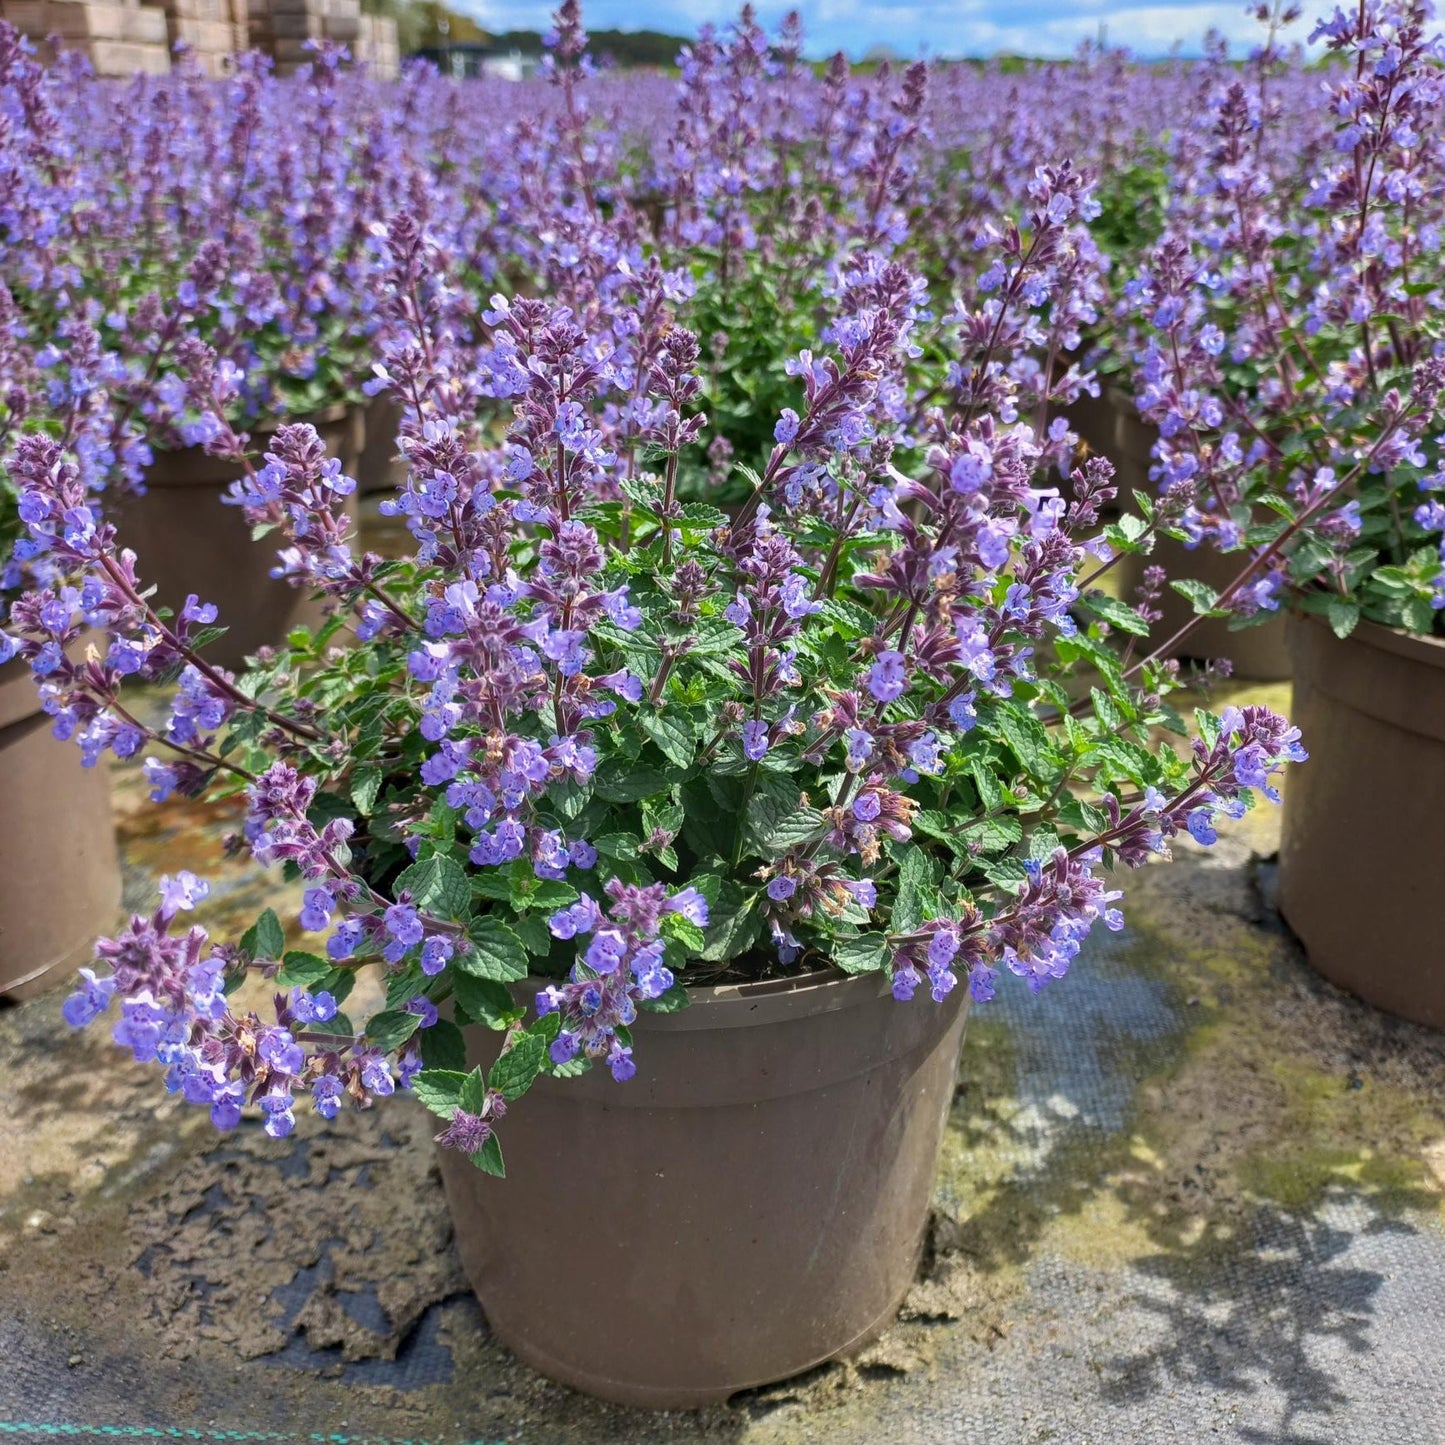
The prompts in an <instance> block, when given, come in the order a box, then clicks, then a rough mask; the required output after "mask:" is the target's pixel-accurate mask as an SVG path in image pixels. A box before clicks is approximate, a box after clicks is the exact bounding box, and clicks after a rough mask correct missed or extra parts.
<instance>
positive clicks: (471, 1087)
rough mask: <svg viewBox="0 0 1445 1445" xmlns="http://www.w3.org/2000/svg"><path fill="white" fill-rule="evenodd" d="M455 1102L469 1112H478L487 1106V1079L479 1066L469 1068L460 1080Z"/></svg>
mask: <svg viewBox="0 0 1445 1445" xmlns="http://www.w3.org/2000/svg"><path fill="white" fill-rule="evenodd" d="M457 1104H458V1105H459V1107H461V1108H463V1109H465V1110H466V1111H467V1113H469V1114H480V1113H481V1112H482V1110H483V1109H485V1108H486V1107H487V1081H486V1078H485V1077H484V1076H483V1074H482V1071H481V1069H480V1067H478V1068H475V1069H473V1070H471V1072H470V1073H468V1074H467V1076H466V1077H465V1078H464V1079H463V1080H462V1091H461V1094H460V1095H459V1096H458V1098H457Z"/></svg>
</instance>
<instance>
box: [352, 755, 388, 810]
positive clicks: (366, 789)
mask: <svg viewBox="0 0 1445 1445" xmlns="http://www.w3.org/2000/svg"><path fill="white" fill-rule="evenodd" d="M380 791H381V769H380V768H377V767H370V768H357V770H356V772H355V774H354V775H353V776H352V779H351V801H352V802H353V803H354V804H355V805H356V811H357V812H358V813H360V814H361V815H362V816H363V817H370V815H371V810H372V809H373V808H374V807H376V796H377V794H378V793H379V792H380Z"/></svg>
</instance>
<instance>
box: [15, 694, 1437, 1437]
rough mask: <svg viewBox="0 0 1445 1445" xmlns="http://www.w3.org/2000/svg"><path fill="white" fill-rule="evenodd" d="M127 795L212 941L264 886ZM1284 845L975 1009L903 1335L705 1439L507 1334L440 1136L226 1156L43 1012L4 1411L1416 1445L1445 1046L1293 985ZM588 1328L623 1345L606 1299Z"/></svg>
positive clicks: (1247, 854) (26, 1066)
mask: <svg viewBox="0 0 1445 1445" xmlns="http://www.w3.org/2000/svg"><path fill="white" fill-rule="evenodd" d="M1255 696H1259V692H1258V690H1257V689H1251V690H1246V689H1243V688H1241V689H1236V690H1234V691H1233V692H1232V693H1231V694H1230V695H1228V696H1226V697H1223V698H1216V700H1215V701H1216V703H1218V702H1222V701H1243V700H1245V699H1247V698H1250V697H1255ZM1263 700H1267V701H1269V702H1270V703H1271V705H1273V706H1276V707H1281V708H1285V707H1286V706H1287V699H1286V698H1285V697H1283V696H1282V695H1280V693H1279V692H1275V693H1274V694H1270V693H1268V692H1266V694H1265V696H1264V699H1263ZM121 776H122V778H123V779H125V780H126V781H125V786H124V787H123V789H122V792H121V795H120V798H119V800H118V807H119V813H120V818H121V836H122V845H123V848H124V853H125V860H126V871H127V895H128V901H129V902H130V903H131V904H132V905H133V906H142V907H149V906H150V903H151V899H152V898H153V896H154V895H153V892H152V889H153V885H154V880H155V878H156V876H157V875H158V874H160V873H161V872H165V871H174V869H175V868H176V867H177V866H180V865H182V864H184V865H185V866H189V867H192V868H194V869H195V870H196V871H197V872H200V873H203V874H205V875H206V876H209V877H211V878H212V879H213V880H214V882H215V891H214V893H213V895H212V897H211V898H210V899H208V900H207V902H206V904H205V905H204V907H203V910H202V914H201V921H202V922H204V923H206V924H207V925H209V926H215V927H218V928H222V929H225V928H235V927H240V926H244V924H245V923H246V922H249V921H250V919H251V918H252V917H254V915H255V912H256V910H257V909H258V908H259V907H260V906H262V904H263V902H264V901H265V900H266V898H267V897H268V896H269V897H273V898H274V897H277V896H280V894H281V891H280V890H278V889H276V887H275V885H274V884H268V882H267V881H266V880H264V879H263V878H261V877H260V876H259V875H257V874H256V873H255V872H254V871H253V870H251V869H249V868H247V867H246V866H244V865H243V864H241V863H239V862H236V861H233V860H227V859H226V858H225V857H224V856H223V852H222V849H221V843H220V838H221V835H222V833H224V832H225V831H227V830H229V829H234V827H235V820H234V819H227V818H222V819H216V818H214V817H211V818H209V819H208V820H207V821H206V822H205V823H204V824H202V823H201V822H200V821H199V820H200V819H201V818H203V817H205V815H204V814H198V813H197V812H196V810H195V809H194V808H193V807H192V805H189V804H184V803H178V804H176V805H174V806H173V805H167V807H166V808H164V809H162V810H160V811H159V812H158V813H157V812H155V811H153V810H151V809H149V807H148V806H144V807H143V806H142V798H143V793H142V790H141V789H139V788H138V787H136V786H134V777H133V775H132V774H130V773H129V772H126V773H123V774H122V775H121ZM1277 823H1278V813H1277V812H1276V811H1275V810H1273V809H1264V808H1261V809H1259V810H1257V811H1256V812H1255V813H1252V814H1251V815H1250V816H1249V818H1248V819H1247V820H1246V825H1245V826H1246V829H1247V831H1246V832H1244V833H1240V834H1236V835H1234V836H1233V838H1232V839H1227V840H1225V841H1222V842H1221V844H1220V845H1219V847H1218V848H1217V849H1215V850H1214V851H1212V852H1211V853H1207V854H1206V853H1200V852H1197V851H1195V850H1193V849H1192V848H1187V845H1186V848H1181V849H1180V852H1181V855H1182V857H1181V861H1180V862H1179V863H1178V864H1177V865H1175V866H1173V867H1159V868H1149V869H1146V870H1144V871H1143V872H1142V873H1141V874H1138V875H1132V876H1131V878H1130V880H1129V882H1130V885H1131V891H1130V895H1129V899H1128V903H1129V905H1130V906H1129V908H1128V919H1129V927H1128V928H1127V929H1126V931H1125V932H1124V933H1123V934H1120V935H1113V934H1106V935H1101V936H1100V937H1098V938H1097V939H1095V940H1093V941H1092V942H1091V944H1090V945H1089V947H1088V948H1086V949H1085V951H1084V954H1083V956H1082V957H1081V958H1080V959H1079V960H1078V962H1077V964H1076V965H1075V968H1074V971H1073V972H1072V974H1071V975H1070V977H1069V978H1068V979H1066V980H1064V981H1063V982H1062V983H1061V984H1060V985H1059V986H1057V987H1055V988H1051V989H1050V990H1047V991H1046V992H1045V993H1044V994H1042V995H1040V996H1039V998H1037V999H1034V998H1032V997H1030V996H1029V995H1028V993H1027V991H1026V990H1024V989H1002V990H1000V999H999V1000H998V1001H997V1003H995V1004H993V1005H989V1006H980V1007H979V1008H977V1009H975V1010H974V1013H973V1016H972V1017H971V1019H970V1021H969V1032H968V1044H967V1046H966V1048H965V1050H964V1054H963V1060H962V1066H961V1071H960V1074H959V1078H958V1091H957V1095H956V1099H955V1102H954V1107H953V1110H952V1115H951V1119H950V1123H949V1128H948V1133H947V1138H946V1142H945V1149H944V1158H943V1163H942V1167H941V1169H940V1172H939V1175H938V1180H937V1184H936V1188H935V1194H934V1224H933V1229H932V1236H931V1244H930V1248H929V1250H928V1253H927V1256H926V1258H925V1260H924V1262H923V1267H922V1269H921V1271H920V1274H919V1277H918V1282H917V1285H916V1286H915V1288H914V1290H913V1292H912V1294H911V1295H910V1297H909V1299H908V1301H907V1302H906V1304H905V1307H904V1309H903V1311H902V1313H901V1315H900V1318H899V1321H898V1323H897V1325H896V1326H895V1327H894V1328H893V1329H892V1330H891V1331H889V1332H888V1333H887V1334H886V1335H885V1336H884V1337H883V1338H882V1339H881V1340H880V1341H879V1342H878V1343H877V1344H876V1345H874V1346H873V1347H872V1348H871V1349H870V1350H869V1351H868V1352H867V1353H866V1354H865V1355H864V1356H862V1357H861V1358H860V1359H859V1360H857V1361H854V1362H851V1363H847V1364H840V1365H830V1366H827V1367H824V1368H823V1369H821V1370H818V1371H815V1372H814V1373H813V1374H811V1375H809V1376H807V1377H805V1378H802V1379H799V1380H793V1381H788V1382H785V1383H783V1384H781V1385H778V1386H774V1387H771V1388H769V1389H766V1390H761V1391H754V1392H751V1393H749V1394H747V1395H745V1396H742V1397H739V1398H737V1399H735V1400H734V1401H733V1402H732V1403H731V1404H730V1405H729V1406H727V1407H722V1408H718V1409H714V1410H710V1411H708V1412H705V1413H676V1414H668V1415H652V1414H643V1413H639V1412H632V1411H627V1410H623V1409H618V1408H615V1407H610V1406H606V1405H602V1404H599V1403H597V1402H595V1401H592V1400H588V1399H584V1398H583V1397H582V1396H579V1395H576V1394H574V1393H572V1392H571V1391H568V1390H566V1389H563V1388H561V1387H559V1386H556V1385H552V1384H549V1383H548V1382H547V1381H545V1380H543V1379H541V1378H540V1377H539V1376H537V1375H535V1374H533V1373H532V1372H531V1371H529V1370H527V1369H525V1368H523V1367H522V1366H520V1365H519V1364H517V1363H516V1362H515V1361H514V1360H512V1359H511V1357H510V1356H508V1355H507V1353H506V1352H505V1351H504V1350H503V1349H501V1347H500V1346H499V1345H497V1343H496V1342H495V1341H494V1340H493V1339H492V1338H491V1337H490V1336H489V1334H488V1332H487V1330H486V1326H485V1322H484V1321H483V1319H482V1318H481V1315H480V1312H479V1311H478V1309H477V1307H476V1305H475V1304H474V1303H473V1301H472V1300H471V1298H470V1295H469V1294H468V1292H467V1290H466V1287H465V1284H464V1282H463V1280H462V1277H461V1273H460V1269H459V1267H458V1265H457V1261H456V1256H455V1253H454V1251H453V1248H452V1245H451V1241H450V1227H449V1224H448V1222H447V1215H446V1212H445V1205H444V1202H443V1199H442V1193H441V1188H440V1184H439V1182H438V1180H437V1177H436V1172H435V1164H434V1159H433V1149H432V1144H431V1138H432V1135H433V1133H434V1132H435V1128H436V1125H435V1123H434V1121H432V1120H431V1119H430V1118H429V1117H428V1116H427V1115H425V1114H424V1113H423V1112H422V1110H421V1109H420V1108H418V1107H415V1106H414V1105H412V1104H411V1103H410V1102H408V1101H394V1102H393V1103H392V1104H390V1105H388V1106H386V1107H382V1108H378V1109H375V1110H373V1111H371V1112H369V1113H367V1114H364V1115H346V1116H343V1117H342V1118H341V1119H339V1120H338V1121H336V1123H334V1124H331V1125H327V1124H325V1123H324V1122H323V1121H321V1120H319V1119H317V1118H316V1117H315V1116H314V1115H310V1114H307V1113H305V1112H304V1111H298V1116H299V1117H298V1127H297V1131H296V1134H295V1136H294V1137H293V1138H291V1139H289V1140H285V1141H280V1142H277V1141H273V1140H270V1139H267V1138H266V1137H265V1136H264V1135H263V1134H262V1133H261V1131H260V1130H259V1128H256V1127H255V1126H247V1127H245V1128H242V1129H241V1130H238V1131H237V1132H235V1133H233V1134H230V1135H225V1136H220V1135H217V1134H216V1133H214V1131H213V1130H212V1129H211V1127H210V1125H209V1123H208V1121H207V1120H206V1118H205V1116H204V1114H203V1113H201V1112H200V1111H196V1110H187V1109H185V1108H184V1107H183V1106H181V1105H179V1104H178V1103H176V1101H175V1100H173V1099H170V1098H168V1097H167V1096H166V1095H165V1094H164V1093H163V1091H162V1090H161V1088H160V1083H159V1077H158V1073H157V1071H156V1070H154V1069H152V1068H145V1067H141V1066H138V1065H135V1064H133V1063H131V1062H129V1060H128V1057H127V1056H125V1055H123V1054H122V1053H121V1051H120V1050H118V1049H117V1048H115V1047H114V1046H113V1045H112V1044H111V1043H110V1042H109V1040H108V1038H107V1036H106V1033H105V1031H104V1030H103V1029H99V1030H96V1031H93V1032H88V1033H81V1034H71V1033H69V1032H68V1031H67V1030H65V1029H64V1028H63V1027H62V1026H61V1025H60V1024H59V1022H58V1020H57V1017H56V1014H57V1009H58V1005H59V1003H60V1000H61V998H62V997H63V993H53V994H51V995H49V996H47V997H45V998H41V999H38V1000H36V1001H34V1002H32V1003H30V1004H27V1005H25V1006H24V1007H21V1008H16V1009H10V1010H6V1011H0V1358H3V1359H4V1361H5V1366H4V1369H3V1370H0V1421H3V1422H7V1423H8V1422H47V1423H48V1424H50V1425H55V1424H68V1425H91V1426H100V1425H106V1426H112V1427H114V1426H126V1427H132V1428H135V1429H140V1428H144V1429H147V1430H149V1431H157V1430H162V1429H167V1428H172V1427H174V1428H183V1429H193V1430H195V1431H198V1432H199V1435H198V1437H197V1438H199V1439H200V1440H202V1441H206V1440H211V1439H219V1438H220V1437H219V1434H218V1433H217V1432H220V1431H224V1430H248V1431H272V1432H277V1433H278V1434H279V1435H281V1436H282V1438H285V1439H291V1438H295V1437H297V1436H299V1437H301V1438H308V1437H309V1436H310V1435H311V1434H312V1433H313V1432H317V1431H324V1432H327V1433H334V1434H338V1435H342V1436H345V1437H347V1438H349V1439H353V1440H355V1439H357V1438H359V1437H360V1438H365V1439H368V1440H371V1441H376V1440H378V1439H381V1440H389V1441H395V1442H399V1441H401V1440H403V1439H408V1440H413V1441H415V1440H417V1439H419V1438H425V1439H428V1440H432V1441H455V1442H461V1441H488V1442H501V1441H506V1442H511V1445H564V1442H565V1445H616V1442H618V1441H627V1442H629V1445H633V1442H636V1445H656V1442H714V1441H719V1442H721V1441H737V1442H746V1445H814V1442H820V1441H827V1442H828V1445H878V1442H879V1441H881V1440H888V1441H890V1442H893V1441H898V1442H905V1445H908V1442H918V1445H937V1442H941V1441H966V1442H970V1445H972V1442H979V1445H984V1442H987V1445H1034V1442H1043V1441H1056V1442H1060V1441H1083V1440H1092V1441H1100V1442H1103V1441H1109V1442H1112V1441H1122V1440H1130V1441H1139V1442H1153V1441H1160V1442H1165V1441H1169V1442H1174V1441H1179V1440H1190V1441H1193V1440H1204V1439H1213V1438H1228V1439H1235V1440H1246V1441H1248V1440H1255V1441H1266V1440H1268V1441H1279V1442H1281V1445H1283V1442H1285V1441H1291V1442H1294V1441H1298V1442H1300V1445H1304V1442H1313V1441H1321V1442H1323V1441H1342V1440H1351V1441H1358V1442H1361V1445H1386V1442H1388V1445H1397V1442H1419V1445H1430V1442H1434V1441H1436V1440H1438V1439H1439V1438H1441V1435H1442V1433H1445V1378H1442V1360H1445V1349H1442V1344H1445V1327H1442V1325H1441V1324H1440V1320H1441V1318H1442V1317H1445V1308H1442V1304H1445V1218H1442V1209H1445V1040H1442V1038H1441V1036H1440V1035H1437V1034H1433V1033H1429V1032H1427V1031H1425V1030H1421V1029H1417V1028H1414V1027H1412V1026H1410V1025H1408V1024H1403V1023H1400V1022H1398V1021H1396V1020H1392V1019H1390V1018H1387V1017H1386V1016H1384V1015H1382V1014H1379V1013H1376V1012H1374V1011H1372V1010H1370V1009H1368V1008H1365V1007H1364V1006H1363V1005H1360V1004H1358V1003H1356V1002H1355V1001H1353V1000H1352V999H1350V998H1348V997H1346V996H1345V995H1343V994H1341V993H1339V992H1338V991H1337V990H1335V989H1333V988H1331V987H1330V986H1329V985H1328V984H1326V983H1324V982H1323V981H1322V980H1320V979H1319V978H1318V977H1317V976H1316V975H1314V974H1313V973H1312V972H1311V971H1310V970H1309V969H1308V968H1307V967H1306V966H1305V965H1304V963H1303V961H1302V959H1301V956H1300V954H1299V951H1298V949H1297V947H1296V946H1295V944H1294V943H1293V941H1292V940H1291V939H1290V938H1289V936H1288V935H1287V934H1286V933H1285V932H1284V931H1283V930H1282V928H1281V927H1280V925H1279V923H1278V921H1277V919H1276V918H1275V916H1274V915H1273V914H1272V912H1271V911H1270V909H1269V907H1268V905H1267V903H1266V902H1265V901H1264V895H1262V893H1261V889H1260V885H1261V883H1264V884H1265V885H1266V890H1267V885H1268V881H1269V870H1268V867H1267V866H1266V867H1264V868H1263V869H1262V868H1261V866H1260V864H1259V858H1260V857H1261V856H1264V857H1267V856H1268V855H1270V854H1272V853H1273V851H1274V849H1275V847H1276V846H1277V836H1278V835H1277V831H1276V829H1277ZM268 889H269V892H268ZM618 1087H619V1088H621V1087H625V1086H623V1085H619V1086H618ZM499 1187H505V1185H500V1186H499ZM564 1287H565V1286H564ZM578 1308H579V1309H595V1310H596V1313H597V1317H598V1319H599V1326H600V1327H605V1321H606V1309H605V1302H597V1303H595V1304H594V1303H593V1302H589V1301H579V1302H578Z"/></svg>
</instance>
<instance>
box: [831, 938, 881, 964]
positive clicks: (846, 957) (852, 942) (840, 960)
mask: <svg viewBox="0 0 1445 1445" xmlns="http://www.w3.org/2000/svg"><path fill="white" fill-rule="evenodd" d="M832 954H833V962H834V963H836V964H837V965H838V967H839V968H841V969H842V970H843V972H844V973H877V972H878V970H879V969H880V968H882V967H883V965H884V964H885V963H887V961H888V940H887V939H886V938H885V937H884V936H883V935H882V934H881V933H863V934H860V935H859V936H858V937H857V938H840V939H838V940H836V941H835V942H834V944H833V949H832Z"/></svg>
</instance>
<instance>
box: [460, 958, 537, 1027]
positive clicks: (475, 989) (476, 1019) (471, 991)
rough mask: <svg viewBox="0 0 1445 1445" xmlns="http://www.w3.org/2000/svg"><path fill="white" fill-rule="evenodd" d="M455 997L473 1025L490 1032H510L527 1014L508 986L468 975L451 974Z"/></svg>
mask: <svg viewBox="0 0 1445 1445" xmlns="http://www.w3.org/2000/svg"><path fill="white" fill-rule="evenodd" d="M452 997H453V998H455V999H456V1001H457V1006H458V1007H459V1008H460V1009H461V1010H462V1012H463V1013H465V1014H466V1016H467V1017H468V1018H469V1019H471V1020H472V1022H473V1023H479V1024H482V1025H484V1026H485V1027H486V1028H489V1029H505V1028H510V1027H511V1026H512V1025H513V1024H514V1023H516V1022H517V1020H518V1019H520V1018H521V1017H523V1015H524V1013H525V1012H526V1011H525V1010H524V1009H521V1008H519V1007H518V1006H517V1001H516V1000H515V999H514V998H513V997H512V995H511V993H510V991H509V990H508V989H507V987H506V985H505V984H501V983H497V982H495V981H494V980H492V979H489V978H474V977H473V976H472V975H471V974H469V973H459V972H456V971H453V973H452Z"/></svg>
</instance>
